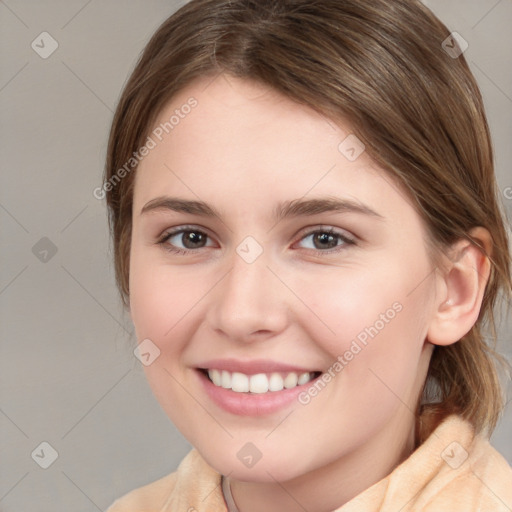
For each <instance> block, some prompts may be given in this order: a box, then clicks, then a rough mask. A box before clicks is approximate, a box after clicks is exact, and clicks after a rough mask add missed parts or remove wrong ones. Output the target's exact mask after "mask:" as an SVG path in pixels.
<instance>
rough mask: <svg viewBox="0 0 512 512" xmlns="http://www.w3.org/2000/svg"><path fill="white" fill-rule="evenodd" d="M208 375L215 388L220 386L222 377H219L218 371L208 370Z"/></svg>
mask: <svg viewBox="0 0 512 512" xmlns="http://www.w3.org/2000/svg"><path fill="white" fill-rule="evenodd" d="M208 375H209V376H210V379H212V381H213V383H214V384H215V385H216V386H220V385H221V384H222V377H221V376H220V372H219V370H210V371H209V372H208Z"/></svg>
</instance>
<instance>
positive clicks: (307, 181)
mask: <svg viewBox="0 0 512 512" xmlns="http://www.w3.org/2000/svg"><path fill="white" fill-rule="evenodd" d="M190 105H194V106H193V107H191V106H190ZM150 137H151V138H152V139H153V140H154V142H155V146H154V148H153V149H151V151H150V152H149V154H148V155H147V156H146V157H145V158H144V159H143V160H142V161H141V163H140V164H139V168H138V169H137V172H136V184H135V198H134V201H135V203H136V204H137V205H138V206H140V205H141V203H145V202H147V201H149V200H151V199H153V198H154V197H156V196H158V195H162V194H163V193H171V192H172V193H173V195H176V192H177V193H182V194H184V195H185V196H187V197H190V198H192V197H193V196H196V198H197V197H199V196H201V197H203V198H204V196H205V195H207V196H208V197H207V198H204V199H208V200H211V201H212V202H215V201H216V200H219V201H222V200H223V198H224V192H225V190H226V189H227V188H229V190H230V191H231V193H232V196H231V197H232V199H231V200H232V202H234V194H237V195H238V197H240V198H241V199H240V200H241V201H242V202H243V197H244V194H246V198H247V200H251V201H254V199H255V197H258V198H260V199H269V200H270V199H272V198H274V199H275V200H276V201H278V200H285V199H294V198H297V197H301V196H304V195H305V194H309V195H311V194H312V195H314V194H316V193H317V194H325V193H330V194H332V193H333V192H334V193H335V192H339V193H345V195H346V196H351V197H353V198H360V197H364V198H366V200H369V201H371V202H372V203H373V204H375V205H376V206H377V207H378V206H379V204H381V203H385V202H387V203H388V205H387V207H388V208H389V207H393V205H396V204H397V202H396V200H395V201H390V199H391V198H390V194H391V195H393V194H394V195H395V196H397V195H398V196H399V198H402V199H403V200H405V201H406V202H407V198H406V197H405V195H404V194H403V191H401V190H400V189H399V188H397V186H396V184H395V183H394V182H392V180H391V178H390V177H389V176H388V175H386V174H385V173H384V172H383V171H382V170H380V169H378V168H377V167H376V165H375V164H374V162H373V161H372V160H371V158H370V157H369V156H368V155H367V153H366V152H365V151H364V150H363V149H364V146H363V145H362V143H361V142H360V141H358V139H357V138H355V136H354V135H353V134H352V133H351V129H350V126H348V125H347V124H342V123H339V122H337V123H334V122H333V121H331V120H329V119H328V118H326V117H324V116H322V115H321V114H319V113H318V112H316V111H315V110H313V109H312V108H310V107H308V106H304V105H299V104H298V103H296V102H294V101H292V100H290V99H289V98H287V97H285V96H283V95H281V94H280V93H278V92H276V91H275V90H273V89H271V88H269V87H267V86H265V85H261V84H259V83H255V82H252V81H248V80H241V79H237V78H234V77H231V76H227V75H224V74H222V75H217V76H215V77H202V78H200V79H197V80H196V81H194V82H192V83H191V84H189V85H188V86H187V87H186V88H184V89H183V90H181V91H180V92H179V93H178V94H176V95H175V96H174V97H173V99H172V100H171V101H170V102H169V103H168V104H167V105H166V106H165V108H163V109H162V111H161V112H160V114H159V116H158V118H157V120H156V122H155V124H154V126H153V127H152V131H151V132H150ZM160 139H161V140H160ZM347 140H348V141H349V142H348V143H345V141H347ZM347 144H348V145H349V146H350V145H351V146H353V148H354V149H355V152H356V156H357V154H358V153H359V152H361V151H362V153H361V154H360V155H359V156H358V157H357V158H355V159H353V158H347V156H349V157H352V156H354V155H353V153H352V154H350V153H349V154H348V155H347V153H346V149H347V147H345V146H347ZM358 144H360V145H358ZM349 149H350V148H349ZM344 151H345V153H344ZM283 194H284V195H285V196H286V197H283ZM395 199H396V198H395ZM245 206H247V203H245Z"/></svg>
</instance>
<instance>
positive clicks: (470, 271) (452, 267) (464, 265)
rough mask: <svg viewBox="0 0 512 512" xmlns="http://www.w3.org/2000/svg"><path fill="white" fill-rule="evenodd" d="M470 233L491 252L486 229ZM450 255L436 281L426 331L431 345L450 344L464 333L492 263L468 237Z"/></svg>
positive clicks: (477, 310)
mask: <svg viewBox="0 0 512 512" xmlns="http://www.w3.org/2000/svg"><path fill="white" fill-rule="evenodd" d="M470 235H471V237H472V238H473V239H476V240H478V241H479V242H480V243H481V244H482V246H483V247H484V248H485V252H486V253H487V254H488V255H490V254H491V250H492V239H491V236H490V234H489V232H488V231H487V230H486V229H484V228H482V227H478V228H474V229H473V230H472V231H471V232H470ZM451 254H452V257H451V258H450V260H449V261H448V263H449V264H448V266H447V269H446V271H445V273H444V275H443V276H442V277H440V278H439V281H438V283H437V287H438V292H439V291H440V292H439V293H437V294H436V301H437V303H436V305H435V309H434V314H433V317H432V320H431V323H430V326H429V329H428V332H427V340H428V341H429V342H430V343H432V344H434V345H450V344H452V343H455V342H457V341H459V340H460V339H461V338H462V337H463V336H464V335H465V334H467V333H468V332H469V331H470V330H471V328H472V327H473V325H474V324H475V323H476V321H477V319H478V315H479V313H480V308H481V305H482V300H483V296H484V292H485V287H486V284H487V282H488V280H489V275H490V270H491V264H490V260H489V257H488V256H486V254H484V252H483V251H482V249H480V248H479V247H477V246H476V245H475V244H474V243H472V242H471V241H470V240H459V241H458V242H456V243H455V244H454V246H453V247H452V248H451Z"/></svg>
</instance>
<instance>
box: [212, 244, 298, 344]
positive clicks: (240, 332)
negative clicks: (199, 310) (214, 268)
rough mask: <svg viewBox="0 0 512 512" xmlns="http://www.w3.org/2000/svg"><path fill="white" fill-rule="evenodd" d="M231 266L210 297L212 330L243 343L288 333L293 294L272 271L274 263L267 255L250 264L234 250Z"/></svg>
mask: <svg viewBox="0 0 512 512" xmlns="http://www.w3.org/2000/svg"><path fill="white" fill-rule="evenodd" d="M269 263H270V265H269ZM228 265H229V269H230V270H229V272H227V274H226V275H225V277H224V278H222V279H221V280H220V282H219V283H218V284H217V286H216V287H215V289H214V290H215V293H213V294H211V297H210V304H209V311H208V314H207V317H208V320H209V323H210V327H211V328H213V329H214V330H215V331H216V332H217V333H218V334H221V335H223V336H224V337H226V338H227V339H231V340H233V341H237V342H243V343H251V342H254V341H257V340H264V339H268V338H271V337H274V336H276V335H277V334H279V333H280V332H282V331H283V330H285V329H286V326H287V324H288V321H289V318H288V315H289V311H290V309H289V304H288V301H289V300H290V295H291V293H290V291H289V290H287V289H286V287H285V285H284V284H283V283H282V282H281V281H280V280H279V278H278V277H277V276H276V273H275V271H272V270H271V269H270V268H269V266H270V267H272V263H271V262H270V261H268V258H267V257H266V255H265V252H264V253H263V254H262V255H261V256H260V257H259V258H258V259H256V261H254V262H252V263H248V262H247V261H245V260H244V259H243V258H242V257H240V255H239V254H238V253H236V252H235V251H233V255H232V256H231V258H230V261H229V263H228Z"/></svg>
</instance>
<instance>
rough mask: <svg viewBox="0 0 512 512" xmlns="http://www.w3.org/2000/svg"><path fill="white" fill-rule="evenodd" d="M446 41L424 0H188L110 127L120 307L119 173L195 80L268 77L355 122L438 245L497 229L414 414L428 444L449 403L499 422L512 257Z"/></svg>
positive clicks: (123, 276) (123, 254)
mask: <svg viewBox="0 0 512 512" xmlns="http://www.w3.org/2000/svg"><path fill="white" fill-rule="evenodd" d="M449 36H450V31H449V30H448V29H447V28H446V26H445V25H444V24H443V23H441V22H440V21H439V20H438V19H437V18H436V17H435V16H434V15H433V14H432V12H431V11H430V10H429V9H427V8H426V7H425V6H424V5H423V4H421V2H419V1H415V0H230V1H229V0H192V1H191V2H189V3H187V4H186V5H184V6H183V7H182V8H180V9H179V10H178V11H177V12H176V13H175V14H173V15H172V16H171V17H170V18H168V19H167V20H166V21H165V22H164V23H163V24H162V25H161V26H160V28H159V29H158V30H157V32H156V33H155V34H154V35H153V37H152V38H151V40H150V41H149V43H148V44H147V46H146V47H145V49H144V51H143V53H142V55H141V57H140V59H139V61H138V63H137V65H136V67H135V69H134V71H133V73H132V74H131V76H130V78H129V80H128V82H127V83H126V86H125V88H124V90H123V93H122V95H121V98H120V100H119V104H118V106H117V109H116V112H115V115H114V119H113V123H112V129H111V133H110V139H109V144H108V154H107V159H106V169H105V175H104V178H105V184H107V183H109V184H110V185H109V186H108V188H105V191H106V199H107V205H108V209H109V224H110V229H111V233H112V238H113V244H114V259H115V272H116V280H117V284H118V287H119V290H120V294H121V297H122V300H123V303H124V305H125V306H128V305H129V289H128V283H129V279H128V276H129V252H130V241H131V228H132V199H133V183H134V174H135V168H134V172H129V173H123V179H119V176H120V175H119V173H118V171H119V169H121V168H122V167H123V166H125V165H126V162H128V161H129V160H130V158H131V157H132V155H133V154H134V152H137V150H138V149H139V148H140V147H141V146H143V145H144V142H145V140H146V138H147V137H148V134H149V131H150V130H151V129H152V124H153V123H154V122H155V120H156V118H157V115H158V114H159V113H160V112H161V110H162V109H163V107H164V106H165V105H166V104H167V103H168V102H169V101H170V100H171V98H172V97H173V96H174V95H175V94H176V93H177V92H178V91H180V90H182V89H183V88H184V87H186V86H187V85H188V84H190V83H191V82H192V81H193V80H194V79H196V78H200V77H206V76H212V77H213V76H215V75H216V74H218V73H221V72H226V73H229V74H231V75H233V76H235V77H239V78H244V79H249V80H253V81H256V82H259V83H261V84H264V85H266V86H270V87H271V88H273V89H274V90H276V91H278V92H280V93H282V94H284V95H285V96H287V97H288V98H290V99H292V100H294V101H296V102H298V103H300V104H303V105H306V106H309V107H312V108H313V109H315V110H316V111H317V112H319V113H321V114H323V115H325V116H326V117H328V118H329V119H332V120H333V121H334V122H336V120H345V121H348V122H349V125H350V126H351V128H352V130H353V132H354V134H356V136H357V137H358V138H359V139H361V140H362V141H363V142H364V144H365V145H366V150H367V151H368V153H369V155H370V156H371V157H372V158H373V160H374V161H375V162H376V163H377V164H378V165H379V166H380V167H382V169H384V170H385V172H387V173H388V175H389V176H390V177H392V179H394V180H397V181H398V183H400V184H401V186H402V187H403V189H404V190H406V191H407V193H408V195H409V196H410V198H411V199H412V201H413V203H414V204H415V206H416V209H417V211H418V213H419V215H420V216H421V218H422V219H423V222H424V224H425V226H426V228H427V231H428V238H429V240H428V242H429V247H434V248H435V249H436V251H435V252H434V254H438V255H439V254H441V253H442V251H443V250H444V249H447V248H448V247H449V246H450V245H451V244H452V243H453V242H455V241H457V240H460V239H469V240H471V242H472V243H474V244H476V245H477V246H478V247H480V249H481V250H482V251H484V252H485V250H484V248H483V246H482V244H481V243H479V241H478V240H473V239H471V237H470V236H469V232H470V230H471V228H473V227H476V226H483V227H485V228H486V229H487V230H488V231H489V232H490V234H491V236H492V240H493V248H492V254H491V255H488V256H489V258H490V261H491V274H490V278H489V281H488V283H487V285H486V289H485V293H484V298H483V303H482V307H481V310H480V314H479V317H478V320H477V322H476V324H475V325H474V326H473V328H472V329H471V331H470V332H469V333H468V334H467V335H466V336H464V337H463V338H462V339H461V340H460V341H459V342H457V343H454V344H453V345H449V346H436V347H435V349H434V352H433V355H432V359H431V362H430V367H429V373H428V377H427V381H426V384H425V387H424V390H423V391H424V392H423V403H422V404H420V403H419V404H418V410H417V411H416V412H417V415H418V418H419V419H420V420H421V421H418V425H419V427H418V430H417V435H418V439H419V440H420V441H422V440H423V439H424V438H425V437H426V436H427V435H428V434H429V433H430V432H431V431H432V429H433V428H434V427H435V425H437V424H438V423H439V421H440V420H441V419H443V418H444V417H446V415H448V414H450V413H453V412H457V413H459V414H461V415H462V416H463V417H465V418H466V419H468V420H469V421H470V422H471V423H472V424H473V426H474V427H475V430H476V431H482V430H484V429H487V430H488V431H492V430H493V429H494V427H495V425H496V423H497V420H498V418H499V414H500V413H501V411H502V409H503V396H502V390H501V388H500V383H499V379H498V374H497V370H496V364H495V362H496V361H497V360H500V361H501V362H504V359H503V358H501V357H500V356H498V354H496V353H495V351H494V348H493V346H494V343H495V341H496V332H495V322H494V315H493V309H494V307H495V305H496V302H497V300H498V298H499V296H500V291H503V292H504V293H505V294H506V295H507V296H509V295H510V292H511V289H512V283H511V278H510V253H509V251H508V240H507V233H506V230H505V227H504V214H503V213H502V212H501V210H500V205H499V201H498V189H497V184H496V178H495V175H494V168H493V149H492V145H491V140H490V135H489V128H488V125H487V121H486V116H485V113H484V107H483V102H482V97H481V95H480V92H479V89H478V86H477V84H476V82H475V79H474V77H473V75H472V74H471V72H470V69H469V67H468V65H467V62H466V60H465V59H464V55H460V56H458V57H455V56H454V55H453V54H452V55H449V54H448V53H447V52H446V51H445V50H444V49H443V47H442V43H443V41H445V40H446V39H447V38H448V37H449ZM449 41H451V40H449ZM450 46H453V42H451V43H450ZM125 169H126V167H125ZM116 173H118V174H116ZM114 178H118V179H117V180H114ZM433 261H436V262H437V261H438V260H437V257H436V258H434V259H433ZM484 327H490V330H491V335H490V341H492V344H491V343H488V342H487V341H486V339H485V338H484V334H483V332H484V331H483V329H484ZM433 384H435V388H434V387H433ZM433 389H435V390H436V396H435V397H434V398H435V400H434V401H432V400H431V397H430V395H431V393H432V390H433ZM425 402H426V403H425Z"/></svg>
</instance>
